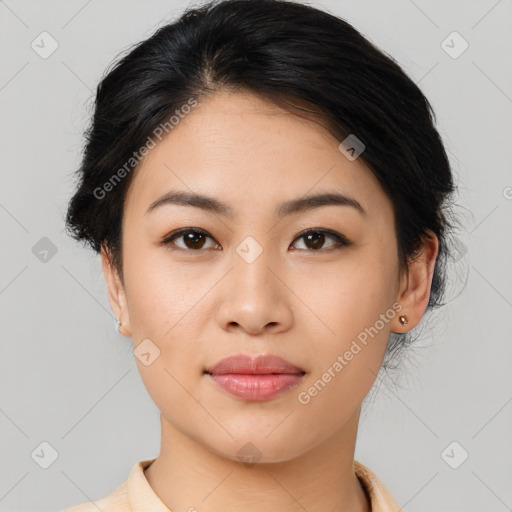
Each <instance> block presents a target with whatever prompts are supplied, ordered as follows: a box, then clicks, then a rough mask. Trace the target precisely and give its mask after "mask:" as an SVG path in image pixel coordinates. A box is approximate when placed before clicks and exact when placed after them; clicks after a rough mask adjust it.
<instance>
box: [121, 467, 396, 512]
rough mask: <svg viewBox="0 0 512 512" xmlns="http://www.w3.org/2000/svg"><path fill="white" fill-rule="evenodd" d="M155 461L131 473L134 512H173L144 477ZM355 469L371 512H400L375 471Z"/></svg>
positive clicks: (131, 500) (131, 506)
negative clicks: (145, 471)
mask: <svg viewBox="0 0 512 512" xmlns="http://www.w3.org/2000/svg"><path fill="white" fill-rule="evenodd" d="M155 460H156V458H154V459H146V460H143V461H140V462H137V463H136V464H135V466H133V468H132V470H131V471H130V474H129V476H128V480H127V481H126V485H127V490H128V501H129V504H130V508H131V510H132V512H148V511H151V512H172V511H170V510H169V509H168V508H167V507H166V506H165V504H164V503H163V502H162V501H161V500H160V498H159V497H158V496H157V495H156V493H155V492H154V491H153V488H152V487H151V486H150V485H149V482H148V480H147V479H146V476H145V475H144V469H146V468H147V467H148V466H150V465H151V463H153V462H154V461H155ZM353 468H354V472H355V474H356V475H357V477H358V478H359V481H360V482H361V484H362V486H363V488H364V489H365V491H366V493H367V495H368V498H369V500H370V503H371V512H398V511H399V510H401V507H400V505H399V504H398V503H397V502H396V501H395V499H394V498H393V496H392V495H391V494H390V492H389V491H388V489H387V488H386V487H385V486H384V484H383V483H382V482H381V481H380V480H379V479H378V478H377V475H375V473H373V471H371V470H370V469H369V468H368V467H367V466H365V465H364V464H362V463H361V462H359V461H357V460H354V462H353Z"/></svg>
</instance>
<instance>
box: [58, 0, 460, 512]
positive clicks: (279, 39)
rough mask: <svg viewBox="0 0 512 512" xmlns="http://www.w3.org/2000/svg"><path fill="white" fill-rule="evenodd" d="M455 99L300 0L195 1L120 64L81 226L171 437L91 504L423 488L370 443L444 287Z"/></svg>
mask: <svg viewBox="0 0 512 512" xmlns="http://www.w3.org/2000/svg"><path fill="white" fill-rule="evenodd" d="M433 117H434V115H433V111H432V109H431V106H430V104H429V102H428V100H427V99H426V98H425V97H424V95H423V94H422V92H421V91H420V90H419V89H418V87H417V86H416V85H415V84H414V83H413V82H412V81H411V80H410V78H408V77H407V75H406V74H405V73H404V72H403V71H402V70H401V68H400V67H399V66H398V64H397V63H396V62H395V61H394V60H393V59H392V58H390V57H389V56H387V55H385V54H384V53H383V52H381V51H380V50H378V49H377V48H375V47H374V46H373V45H372V44H371V43H370V42H369V41H368V40H366V39H365V38H364V37H363V36H362V35H361V34H360V33H359V32H358V31H356V30H355V29H354V28H353V27H352V26H351V25H349V24H348V23H347V22H345V21H343V20H342V19H339V18H337V17H335V16H332V15H330V14H328V13H325V12H322V11H320V10H318V9H315V8H313V7H311V6H306V5H302V4H300V3H297V2H288V1H281V0H259V1H254V0H232V1H221V2H215V3H212V4H206V5H204V6H202V7H199V8H195V9H189V10H188V11H187V12H185V13H184V14H183V15H182V17H181V18H180V19H179V20H177V21H176V22H174V23H171V24H168V25H166V26H163V27H162V28H160V29H159V30H158V31H157V32H156V33H155V34H154V35H153V36H152V37H150V38H149V39H147V40H145V41H143V42H141V43H140V44H139V45H137V47H136V48H134V49H133V50H132V51H130V53H129V54H127V55H126V56H125V57H124V58H122V59H121V60H120V61H119V62H118V63H117V64H116V65H115V66H114V67H113V69H111V70H110V71H109V73H108V74H107V75H106V76H105V77H104V78H103V80H102V81H101V83H100V85H99V87H98V90H97V97H96V104H95V112H94V117H93V120H92V124H91V127H90V129H89V131H88V133H87V144H86V147H85V152H84V158H83V162H82V165H81V168H80V169H79V171H78V176H79V178H80V182H79V186H78V190H77V191H76V194H75V195H74V197H73V198H72V200H71V202H70V205H69V210H68V216H67V225H68V229H69V232H70V233H71V234H72V236H74V237H75V238H76V239H78V240H83V241H86V242H88V243H89V244H90V246H91V247H92V248H93V249H94V250H95V251H96V252H98V253H100V254H101V258H102V267H103V271H104V275H105V280H106V284H107V289H108V297H109V301H110V305H111V307H112V310H113V312H114V313H115V315H116V317H117V318H118V319H119V324H118V325H119V331H120V333H121V334H123V335H124V336H126V337H127V338H131V340H132V343H133V348H134V355H135V356H136V363H137V366H138V368H139V371H140V374H141V377H142V380H143V382H144V384H145V386H146V388H147V390H148V393H149V395H150V396H151V398H152V399H153V400H154V402H155V404H156V405H157V407H158V408H159V410H160V412H161V415H160V418H161V449H160V453H159V455H158V457H157V458H156V459H148V460H144V461H140V462H139V463H137V464H136V465H135V466H134V467H133V468H132V470H131V472H130V474H129V477H128V479H127V481H126V482H124V483H123V484H122V485H120V486H119V487H118V488H117V489H115V490H113V491H112V492H111V493H110V494H109V495H108V496H104V497H103V498H101V499H99V500H96V501H95V502H89V503H84V504H81V505H77V506H76V507H73V508H70V509H68V512H71V511H72V512H84V511H89V510H91V511H92V510H98V508H99V509H101V510H102V511H103V512H109V511H116V512H117V511H125V510H126V511H128V510H145V511H162V512H165V511H169V510H173V511H178V510H187V511H195V510H198V511H220V510H222V511H224V512H225V511H229V510H244V511H249V512H250V511H253V510H254V511H255V510H258V511H260V510H262V509H263V510H265V511H266V512H274V511H275V512H277V511H279V512H282V511H299V510H308V511H310V512H313V511H319V510H333V511H334V510H336V511H342V510H344V511H351V512H368V511H373V512H378V511H391V510H393V511H395V510H399V509H400V506H399V505H398V503H397V502H396V501H395V499H394V498H393V496H392V494H391V493H390V491H389V490H388V489H387V488H386V487H385V486H384V484H383V483H382V482H381V481H380V479H379V478H378V477H377V475H375V474H374V473H373V472H372V471H371V470H370V469H369V468H368V467H366V466H365V465H363V464H362V463H361V462H359V461H356V460H354V450H355V443H356V437H357V428H358V422H359V415H360V410H361V404H362V401H363V399H364V398H365V396H366V395H367V393H368V391H369V390H370V388H371V387H372V384H373V383H374V381H375V377H376V375H377V373H378V371H379V369H380V368H381V366H383V365H384V366H386V365H387V364H389V361H390V360H391V359H392V358H393V359H394V358H396V356H397V354H399V353H400V352H401V351H402V350H403V349H404V348H405V347H406V346H407V345H408V344H409V343H410V342H411V341H412V338H411V330H412V329H414V327H416V326H417V325H418V324H419V323H420V321H421V319H422V317H423V316H424V314H425V312H426V311H427V310H430V309H432V308H435V307H436V306H438V305H440V303H441V297H442V293H443V289H444V280H445V276H444V262H445V260H446V258H447V255H448V253H449V250H450V246H449V244H448V243H447V239H448V233H449V229H450V228H451V227H452V225H451V223H450V221H449V206H450V200H451V197H452V195H453V194H454V192H455V187H454V184H453V181H452V174H451V169H450V165H449V162H448V159H447V156H446V153H445V150H444V147H443V144H442V141H441V139H440V136H439V134H438V132H437V130H436V128H435V127H434V124H433Z"/></svg>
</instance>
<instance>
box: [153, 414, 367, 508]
mask: <svg viewBox="0 0 512 512" xmlns="http://www.w3.org/2000/svg"><path fill="white" fill-rule="evenodd" d="M359 412H360V411H359V409H358V410H357V411H356V413H355V414H354V415H353V417H351V419H350V420H349V421H348V422H347V423H346V424H345V425H344V426H343V428H342V429H340V430H339V431H337V432H335V433H334V434H333V435H332V436H331V437H330V438H328V439H327V440H326V441H325V442H323V443H322V444H320V445H318V446H316V447H314V448H313V449H311V450H309V451H308V452H306V453H303V454H301V455H300V456H298V457H295V458H293V459H290V460H286V461H282V462H271V463H255V464H252V465H251V464H248V463H244V462H241V461H239V460H232V459H230V458H226V457H223V456H222V455H220V454H218V453H216V452H214V451H213V450H212V449H211V448H209V447H207V446H205V445H203V444H200V443H198V442H197V441H195V440H194V439H191V438H190V437H188V436H186V435H184V434H183V433H182V432H180V431H179V430H177V429H176V428H175V427H174V426H173V425H172V424H171V423H169V422H168V421H167V420H165V418H164V417H163V415H161V417H160V419H161V428H162V445H161V449H160V454H159V456H158V457H157V459H156V460H155V461H154V462H153V463H152V464H151V465H150V466H149V467H148V468H146V470H145V476H146V478H147V480H148V482H149V484H150V486H151V487H152V488H153V490H154V491H155V493H156V494H157V495H158V496H159V498H160V499H161V500H162V501H163V502H164V503H165V505H166V506H167V507H168V508H169V509H170V510H172V511H177V510H191V511H193V510H195V509H197V510H200V511H201V512H221V511H222V512H231V511H235V510H236V511H238V510H244V512H256V511H258V512H261V509H262V506H263V507H264V509H265V511H267V512H304V510H307V511H308V512H317V511H318V512H319V511H322V512H326V511H329V512H330V511H332V512H348V511H350V512H371V507H370V502H369V499H368V497H367V495H366V492H365V490H364V488H363V486H362V484H361V482H360V481H359V480H358V478H357V476H356V475H355V473H354V469H353V460H354V449H355V439H356V435H357V424H358V421H359Z"/></svg>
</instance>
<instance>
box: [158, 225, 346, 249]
mask: <svg viewBox="0 0 512 512" xmlns="http://www.w3.org/2000/svg"><path fill="white" fill-rule="evenodd" d="M208 238H209V239H210V240H214V239H213V238H212V237H211V236H210V235H209V234H208V233H207V232H206V231H203V230H202V229H196V228H194V229H192V228H185V229H181V230H179V231H176V232H173V233H171V234H170V235H168V236H167V237H165V238H164V239H163V240H162V242H160V245H170V244H173V245H176V246H177V247H178V249H182V250H185V251H187V250H188V251H192V252H198V251H199V250H200V249H202V248H204V247H205V240H206V239H208ZM329 238H331V239H333V240H334V241H335V242H336V243H334V244H331V246H330V247H331V249H329V250H334V249H337V248H340V246H341V247H343V246H348V245H351V242H350V241H349V240H348V239H347V238H345V237H344V236H343V235H341V234H339V233H336V232H334V231H328V230H325V229H309V230H307V231H303V232H302V233H300V234H299V235H298V236H296V237H295V239H294V241H295V240H300V239H304V241H305V245H306V248H305V249H302V248H299V250H306V251H307V250H309V252H319V249H321V248H322V246H323V245H324V243H325V240H326V239H329ZM178 239H182V240H183V243H184V244H185V246H184V247H183V246H179V245H178V244H176V243H175V242H174V240H178ZM336 245H338V247H336ZM216 246H219V244H213V248H215V247H216ZM333 246H334V249H332V247H333ZM207 248H208V247H207ZM210 248H212V247H210Z"/></svg>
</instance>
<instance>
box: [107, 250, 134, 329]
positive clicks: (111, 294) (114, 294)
mask: <svg viewBox="0 0 512 512" xmlns="http://www.w3.org/2000/svg"><path fill="white" fill-rule="evenodd" d="M101 266H102V269H103V275H104V277H105V283H106V285H107V292H108V301H109V302H110V307H111V308H112V311H113V312H114V314H115V315H116V318H117V319H118V320H121V322H122V327H121V328H120V329H119V332H120V333H121V334H122V335H123V336H126V337H127V338H129V337H130V336H131V328H130V315H129V312H128V305H127V300H126V293H125V290H124V286H123V283H122V281H121V278H120V277H119V274H118V272H117V270H116V269H115V268H114V266H113V265H112V254H111V252H110V250H109V249H107V248H106V247H105V246H102V247H101Z"/></svg>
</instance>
